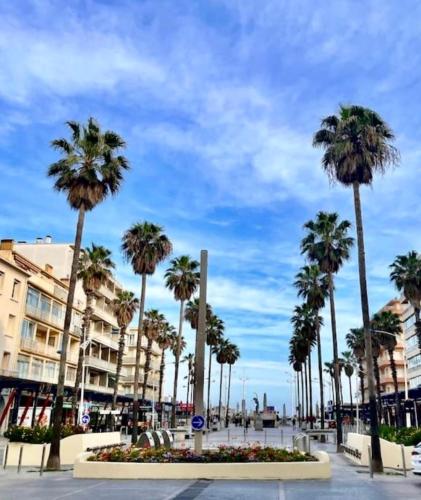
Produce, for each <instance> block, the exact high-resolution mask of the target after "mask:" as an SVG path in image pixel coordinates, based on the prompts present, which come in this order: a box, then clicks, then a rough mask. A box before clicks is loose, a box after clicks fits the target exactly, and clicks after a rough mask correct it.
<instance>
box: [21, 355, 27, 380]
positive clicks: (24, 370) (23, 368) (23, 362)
mask: <svg viewBox="0 0 421 500" xmlns="http://www.w3.org/2000/svg"><path fill="white" fill-rule="evenodd" d="M28 371H29V358H28V357H27V356H21V355H19V356H18V377H19V378H27V377H28Z"/></svg>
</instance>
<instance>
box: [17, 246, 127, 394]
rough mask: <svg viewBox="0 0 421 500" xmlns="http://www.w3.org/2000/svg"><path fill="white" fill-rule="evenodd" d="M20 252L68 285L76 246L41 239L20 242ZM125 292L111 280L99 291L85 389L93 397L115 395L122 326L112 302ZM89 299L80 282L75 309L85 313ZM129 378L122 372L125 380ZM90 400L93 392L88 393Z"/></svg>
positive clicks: (18, 248)
mask: <svg viewBox="0 0 421 500" xmlns="http://www.w3.org/2000/svg"><path fill="white" fill-rule="evenodd" d="M15 247H16V250H17V251H18V252H19V253H20V254H22V255H24V256H25V257H27V258H28V259H29V260H30V261H32V262H34V263H35V264H37V265H39V266H50V267H52V268H53V269H54V272H55V274H56V275H57V276H58V277H59V278H60V280H61V281H62V282H63V283H68V281H69V278H70V271H71V264H72V260H73V245H72V244H69V243H54V242H53V241H52V238H51V237H50V236H46V237H45V238H37V239H36V240H35V243H26V242H20V243H18V244H16V245H15ZM121 290H122V287H121V285H120V284H119V283H118V282H117V281H116V280H115V279H114V278H113V277H111V278H110V279H108V280H107V282H106V283H104V284H103V285H102V286H101V288H100V289H99V290H98V291H97V292H96V295H95V299H94V301H93V314H92V321H91V325H90V339H91V342H90V343H89V345H88V347H87V350H86V358H85V364H86V384H85V390H86V391H91V392H92V394H91V395H90V396H91V398H95V397H97V396H98V395H100V394H108V395H110V396H111V395H112V393H113V380H114V375H115V373H116V369H117V353H118V333H119V329H118V324H117V320H116V317H115V314H114V311H113V308H112V302H113V300H114V299H115V298H116V297H117V294H118V293H119V292H120V291H121ZM85 305H86V296H85V293H84V291H83V288H82V283H81V282H80V281H78V282H77V285H76V291H75V306H76V308H78V309H80V310H82V311H83V310H84V309H85ZM124 376H125V374H124V370H123V371H122V374H121V378H122V379H123V378H124ZM87 394H88V397H89V392H88V393H87Z"/></svg>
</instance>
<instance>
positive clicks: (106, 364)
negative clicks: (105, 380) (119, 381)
mask: <svg viewBox="0 0 421 500" xmlns="http://www.w3.org/2000/svg"><path fill="white" fill-rule="evenodd" d="M85 363H86V365H87V366H92V368H96V369H97V370H102V371H105V372H111V373H115V372H116V370H117V365H116V363H112V362H110V361H106V360H105V359H100V358H95V357H94V356H86V357H85Z"/></svg>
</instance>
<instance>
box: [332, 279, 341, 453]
mask: <svg viewBox="0 0 421 500" xmlns="http://www.w3.org/2000/svg"><path fill="white" fill-rule="evenodd" d="M329 301H330V319H331V325H332V344H333V366H334V375H335V376H334V381H335V414H336V451H337V452H338V453H339V452H341V451H342V447H341V444H342V440H343V437H342V436H343V435H342V415H341V402H340V401H341V400H340V398H341V395H340V391H339V377H340V372H339V360H338V335H337V332H336V311H335V297H334V287H333V276H332V273H329Z"/></svg>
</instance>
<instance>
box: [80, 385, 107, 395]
mask: <svg viewBox="0 0 421 500" xmlns="http://www.w3.org/2000/svg"><path fill="white" fill-rule="evenodd" d="M85 389H86V390H88V391H96V392H103V393H105V394H112V393H113V392H114V389H113V388H112V387H106V386H105V385H96V384H85Z"/></svg>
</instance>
